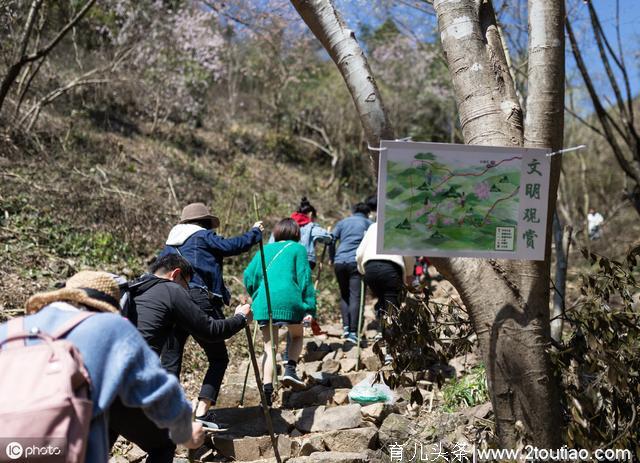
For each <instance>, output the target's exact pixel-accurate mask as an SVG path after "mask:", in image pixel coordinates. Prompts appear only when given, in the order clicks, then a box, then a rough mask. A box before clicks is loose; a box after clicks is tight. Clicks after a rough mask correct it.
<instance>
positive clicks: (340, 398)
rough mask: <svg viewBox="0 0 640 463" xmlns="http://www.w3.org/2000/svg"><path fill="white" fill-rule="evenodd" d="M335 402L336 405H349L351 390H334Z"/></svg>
mask: <svg viewBox="0 0 640 463" xmlns="http://www.w3.org/2000/svg"><path fill="white" fill-rule="evenodd" d="M334 390H335V393H334V394H333V401H334V403H335V404H336V405H346V404H348V403H349V390H350V389H334Z"/></svg>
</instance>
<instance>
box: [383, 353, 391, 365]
mask: <svg viewBox="0 0 640 463" xmlns="http://www.w3.org/2000/svg"><path fill="white" fill-rule="evenodd" d="M392 362H393V357H392V356H391V354H386V355H385V356H384V364H385V365H391V363H392Z"/></svg>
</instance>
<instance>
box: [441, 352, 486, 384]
mask: <svg viewBox="0 0 640 463" xmlns="http://www.w3.org/2000/svg"><path fill="white" fill-rule="evenodd" d="M479 364H480V359H479V358H478V356H477V355H476V354H475V353H474V352H470V353H468V354H466V355H461V356H460V357H455V358H452V359H451V360H449V366H451V367H453V368H454V369H455V373H456V377H458V378H459V377H461V376H462V375H463V374H464V373H468V372H469V371H470V370H471V369H472V368H474V367H476V366H478V365H479Z"/></svg>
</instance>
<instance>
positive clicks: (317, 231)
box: [269, 222, 333, 262]
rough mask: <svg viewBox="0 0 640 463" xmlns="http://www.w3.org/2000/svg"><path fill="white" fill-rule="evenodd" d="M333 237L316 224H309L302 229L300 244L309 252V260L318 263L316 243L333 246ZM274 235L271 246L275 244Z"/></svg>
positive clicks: (270, 239) (270, 238)
mask: <svg viewBox="0 0 640 463" xmlns="http://www.w3.org/2000/svg"><path fill="white" fill-rule="evenodd" d="M332 241H333V237H332V236H331V233H329V232H328V231H327V230H325V229H324V228H322V227H321V226H320V225H318V224H317V223H315V222H309V223H308V224H306V225H303V226H302V227H300V244H301V245H303V246H304V247H305V249H306V250H307V260H308V261H309V262H316V260H317V259H316V246H315V244H316V242H320V243H325V244H331V242H332ZM275 242H276V239H275V238H274V236H273V234H271V236H270V237H269V244H272V243H275Z"/></svg>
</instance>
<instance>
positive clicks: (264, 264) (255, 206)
mask: <svg viewBox="0 0 640 463" xmlns="http://www.w3.org/2000/svg"><path fill="white" fill-rule="evenodd" d="M257 198H258V195H256V194H255V193H254V194H253V210H254V212H255V213H256V221H260V214H259V213H258V199H257ZM262 241H263V240H260V261H261V263H262V278H263V279H264V292H265V295H266V298H267V313H268V314H269V337H270V338H271V358H272V359H273V385H274V388H277V387H278V366H277V363H276V344H275V343H276V342H278V340H277V338H276V336H274V334H273V316H272V314H273V312H272V310H271V295H270V294H269V280H268V278H267V262H266V260H265V258H264V244H263V242H262Z"/></svg>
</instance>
